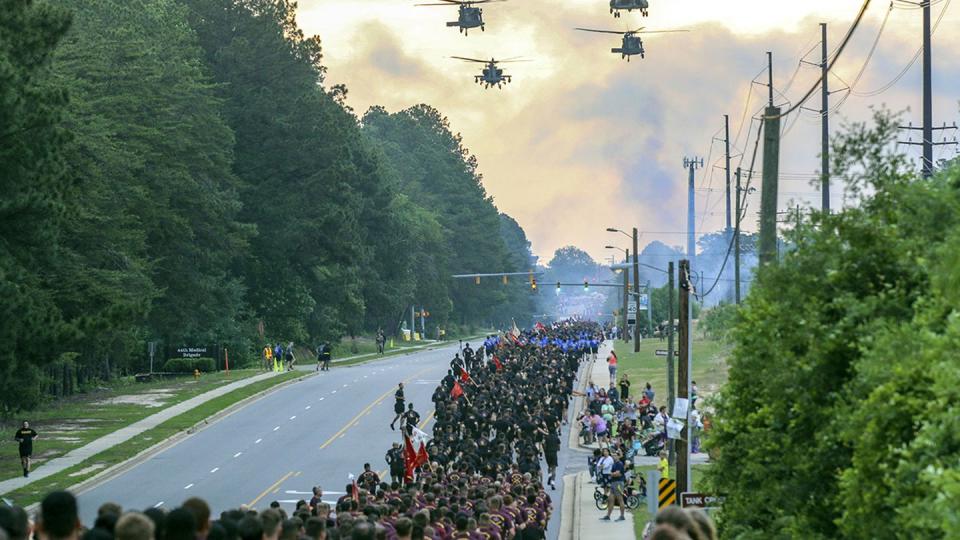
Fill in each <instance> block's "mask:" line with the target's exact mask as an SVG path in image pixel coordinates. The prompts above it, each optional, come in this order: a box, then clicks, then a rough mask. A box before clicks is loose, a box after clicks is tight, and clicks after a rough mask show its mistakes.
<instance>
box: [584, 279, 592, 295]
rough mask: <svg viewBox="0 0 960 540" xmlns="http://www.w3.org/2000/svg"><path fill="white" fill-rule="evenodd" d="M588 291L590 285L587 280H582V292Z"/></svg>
mask: <svg viewBox="0 0 960 540" xmlns="http://www.w3.org/2000/svg"><path fill="white" fill-rule="evenodd" d="M589 290H590V283H588V282H587V280H583V292H588V291H589Z"/></svg>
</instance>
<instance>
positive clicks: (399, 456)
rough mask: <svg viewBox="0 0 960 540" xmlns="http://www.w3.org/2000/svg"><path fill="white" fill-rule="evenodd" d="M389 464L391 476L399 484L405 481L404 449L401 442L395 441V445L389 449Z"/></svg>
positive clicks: (387, 457)
mask: <svg viewBox="0 0 960 540" xmlns="http://www.w3.org/2000/svg"><path fill="white" fill-rule="evenodd" d="M386 459H387V465H389V466H390V478H391V480H393V482H395V483H397V484H402V483H403V470H404V463H403V450H402V449H401V448H400V443H393V447H392V448H390V450H387V456H386Z"/></svg>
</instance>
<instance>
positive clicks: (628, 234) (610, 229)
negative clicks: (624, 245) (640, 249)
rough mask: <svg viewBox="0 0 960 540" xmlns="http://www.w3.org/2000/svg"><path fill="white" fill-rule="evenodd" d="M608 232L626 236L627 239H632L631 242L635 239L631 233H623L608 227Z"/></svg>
mask: <svg viewBox="0 0 960 540" xmlns="http://www.w3.org/2000/svg"><path fill="white" fill-rule="evenodd" d="M607 232H618V233H620V234H622V235H624V236H626V237H627V238H630V239H631V240H632V239H633V235H631V234H630V233H627V232H624V231H621V230H620V229H614V228H613V227H607Z"/></svg>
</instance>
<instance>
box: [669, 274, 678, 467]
mask: <svg viewBox="0 0 960 540" xmlns="http://www.w3.org/2000/svg"><path fill="white" fill-rule="evenodd" d="M667 274H669V277H668V278H667V317H668V318H667V409H668V412H669V413H670V414H671V415H673V402H674V400H675V399H676V397H677V390H676V388H677V387H676V379H675V376H674V369H673V261H670V262H668V263H667ZM669 452H670V456H669V458H668V462H669V463H670V465H673V464H674V463H676V459H677V449H676V448H674V444H673V440H671V441H670V448H669Z"/></svg>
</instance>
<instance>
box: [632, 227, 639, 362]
mask: <svg viewBox="0 0 960 540" xmlns="http://www.w3.org/2000/svg"><path fill="white" fill-rule="evenodd" d="M637 243H638V236H637V228H636V227H634V228H633V289H634V290H633V294H634V296H633V301H634V307H636V308H637V315H636V317H635V318H634V320H633V352H640V261H639V260H637V253H638V251H637V250H638V249H639V248H638V247H637Z"/></svg>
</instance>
